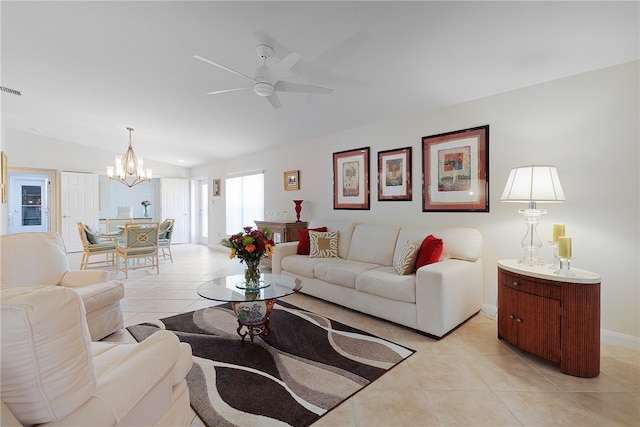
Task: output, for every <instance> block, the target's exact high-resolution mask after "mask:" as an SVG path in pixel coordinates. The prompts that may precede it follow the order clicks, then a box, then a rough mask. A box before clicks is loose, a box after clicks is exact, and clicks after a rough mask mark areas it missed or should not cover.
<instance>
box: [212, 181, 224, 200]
mask: <svg viewBox="0 0 640 427" xmlns="http://www.w3.org/2000/svg"><path fill="white" fill-rule="evenodd" d="M212 193H213V197H218V196H220V195H221V194H222V188H221V181H220V179H214V180H213V186H212Z"/></svg>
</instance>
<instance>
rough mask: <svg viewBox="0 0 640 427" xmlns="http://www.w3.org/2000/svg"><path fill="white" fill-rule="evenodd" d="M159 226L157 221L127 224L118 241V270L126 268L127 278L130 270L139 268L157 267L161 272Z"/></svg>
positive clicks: (157, 272)
mask: <svg viewBox="0 0 640 427" xmlns="http://www.w3.org/2000/svg"><path fill="white" fill-rule="evenodd" d="M158 228H159V224H158V223H157V222H150V223H144V224H136V223H128V224H125V226H124V233H123V235H122V239H120V240H117V241H116V272H119V271H120V270H124V275H125V277H126V278H127V279H128V278H129V270H135V269H138V268H155V269H156V274H160V267H159V257H158ZM121 261H122V266H121V264H120V262H121ZM130 261H133V262H130Z"/></svg>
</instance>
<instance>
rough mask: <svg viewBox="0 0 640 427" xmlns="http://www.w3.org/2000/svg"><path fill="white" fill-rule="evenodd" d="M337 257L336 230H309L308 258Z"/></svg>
mask: <svg viewBox="0 0 640 427" xmlns="http://www.w3.org/2000/svg"><path fill="white" fill-rule="evenodd" d="M337 257H338V232H337V231H309V258H337Z"/></svg>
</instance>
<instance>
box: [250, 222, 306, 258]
mask: <svg viewBox="0 0 640 427" xmlns="http://www.w3.org/2000/svg"><path fill="white" fill-rule="evenodd" d="M254 222H255V223H256V226H257V227H258V229H263V228H265V227H266V228H268V229H269V231H271V233H273V241H274V242H275V243H276V245H277V244H278V243H286V242H297V241H298V230H304V229H305V228H307V223H306V222H305V221H300V222H296V221H292V222H287V221H254ZM262 265H264V266H265V267H269V268H271V258H263V259H262Z"/></svg>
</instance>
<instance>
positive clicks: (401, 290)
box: [356, 267, 416, 303]
mask: <svg viewBox="0 0 640 427" xmlns="http://www.w3.org/2000/svg"><path fill="white" fill-rule="evenodd" d="M356 289H357V290H358V291H360V292H365V293H368V294H372V295H377V296H379V297H382V298H386V299H390V300H394V301H403V302H411V303H415V302H416V275H415V274H407V275H404V276H402V275H399V274H398V273H397V272H396V270H395V268H394V267H378V268H374V269H371V270H368V271H365V272H363V273H361V274H360V275H358V277H357V278H356Z"/></svg>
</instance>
